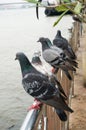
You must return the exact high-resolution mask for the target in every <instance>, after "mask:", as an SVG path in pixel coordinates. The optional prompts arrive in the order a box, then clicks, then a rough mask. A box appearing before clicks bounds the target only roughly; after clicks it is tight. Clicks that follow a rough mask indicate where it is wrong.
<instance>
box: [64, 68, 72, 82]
mask: <svg viewBox="0 0 86 130" xmlns="http://www.w3.org/2000/svg"><path fill="white" fill-rule="evenodd" d="M63 71H64V73H65V74H66V76H67V77H68V79H69V80H72V77H71V75H70V73H69V72H68V71H65V70H63Z"/></svg>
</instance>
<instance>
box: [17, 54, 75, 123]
mask: <svg viewBox="0 0 86 130" xmlns="http://www.w3.org/2000/svg"><path fill="white" fill-rule="evenodd" d="M15 59H18V60H19V63H20V67H21V72H22V84H23V87H24V89H25V91H26V92H27V93H28V94H29V95H31V96H32V97H34V98H36V99H37V100H39V101H41V102H42V103H45V104H47V105H50V106H52V107H54V108H55V110H56V113H57V115H58V116H59V118H60V120H62V121H66V120H67V115H66V113H65V110H66V111H68V112H71V113H72V112H73V110H72V109H71V108H70V107H68V105H67V104H66V102H65V100H64V97H63V96H62V95H61V94H60V92H59V89H58V88H56V87H55V86H54V84H52V83H51V82H50V81H49V79H48V77H47V76H46V75H44V74H42V73H40V72H39V71H37V70H36V69H35V68H34V67H33V66H32V65H31V63H30V61H29V60H28V58H27V57H26V56H25V54H24V53H22V52H21V53H17V54H16V58H15Z"/></svg>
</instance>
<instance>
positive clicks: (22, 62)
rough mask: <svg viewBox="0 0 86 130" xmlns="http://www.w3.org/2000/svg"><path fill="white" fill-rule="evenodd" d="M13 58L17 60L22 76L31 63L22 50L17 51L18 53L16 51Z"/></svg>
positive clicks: (27, 70)
mask: <svg viewBox="0 0 86 130" xmlns="http://www.w3.org/2000/svg"><path fill="white" fill-rule="evenodd" d="M15 60H19V63H20V66H21V71H22V75H23V76H24V75H25V74H27V73H28V72H29V70H30V68H31V66H32V65H31V63H30V61H29V60H28V58H27V57H26V55H25V54H24V53H22V52H18V53H16V58H15Z"/></svg>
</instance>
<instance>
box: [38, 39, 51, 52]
mask: <svg viewBox="0 0 86 130" xmlns="http://www.w3.org/2000/svg"><path fill="white" fill-rule="evenodd" d="M37 42H40V43H41V44H42V48H43V49H48V48H50V46H51V45H52V43H51V41H50V39H49V38H44V37H40V38H39V40H38V41H37Z"/></svg>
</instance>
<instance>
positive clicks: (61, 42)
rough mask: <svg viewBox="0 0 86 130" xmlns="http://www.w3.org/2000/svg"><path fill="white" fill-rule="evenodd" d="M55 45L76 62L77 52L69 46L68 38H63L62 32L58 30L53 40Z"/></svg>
mask: <svg viewBox="0 0 86 130" xmlns="http://www.w3.org/2000/svg"><path fill="white" fill-rule="evenodd" d="M53 45H56V46H57V47H59V48H61V49H62V50H64V52H65V53H66V54H67V55H68V56H69V57H70V58H71V59H72V60H76V58H77V57H76V55H75V52H74V51H73V49H72V47H71V45H70V44H69V42H68V41H67V39H66V38H64V37H62V36H61V31H60V30H58V31H57V34H56V36H55V38H54V40H53Z"/></svg>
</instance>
